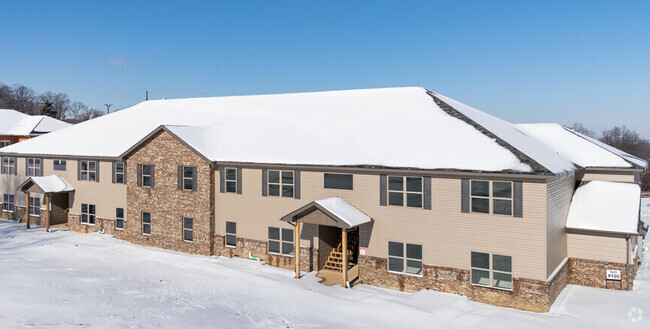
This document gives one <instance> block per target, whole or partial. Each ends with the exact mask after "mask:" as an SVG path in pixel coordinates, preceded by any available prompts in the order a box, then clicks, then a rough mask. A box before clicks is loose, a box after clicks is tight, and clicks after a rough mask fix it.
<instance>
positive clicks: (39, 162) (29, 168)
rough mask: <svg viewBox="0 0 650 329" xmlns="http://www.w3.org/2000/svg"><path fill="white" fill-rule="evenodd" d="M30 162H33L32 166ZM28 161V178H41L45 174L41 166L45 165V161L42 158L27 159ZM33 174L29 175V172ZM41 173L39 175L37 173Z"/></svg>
mask: <svg viewBox="0 0 650 329" xmlns="http://www.w3.org/2000/svg"><path fill="white" fill-rule="evenodd" d="M29 160H32V166H30V165H29ZM25 161H27V172H26V173H25V175H26V176H35V177H40V176H43V173H42V172H40V171H41V166H42V164H43V159H41V158H27V159H25ZM36 162H38V166H37V165H36ZM30 171H31V172H32V175H30V174H29V172H30ZM37 171H39V173H38V175H37V174H36V172H37Z"/></svg>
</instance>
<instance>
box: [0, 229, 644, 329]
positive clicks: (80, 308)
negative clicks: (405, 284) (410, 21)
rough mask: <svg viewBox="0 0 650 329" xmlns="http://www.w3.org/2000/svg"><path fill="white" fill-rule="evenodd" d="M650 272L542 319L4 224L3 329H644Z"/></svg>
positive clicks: (0, 265)
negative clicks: (631, 283) (624, 286)
mask: <svg viewBox="0 0 650 329" xmlns="http://www.w3.org/2000/svg"><path fill="white" fill-rule="evenodd" d="M646 253H648V250H647V248H646ZM648 263H650V262H646V263H645V264H644V265H643V267H642V268H641V269H640V270H639V275H638V277H637V280H636V281H635V289H634V291H632V292H626V291H612V290H602V289H595V288H587V287H580V286H568V287H567V288H566V289H565V290H564V291H563V292H562V294H561V295H560V297H559V298H558V300H557V301H556V302H555V304H554V305H553V307H552V309H551V312H550V313H545V314H538V313H531V312H523V311H518V310H513V309H507V308H500V307H496V306H491V305H485V304H480V303H475V302H471V301H469V300H468V299H467V298H465V297H462V296H457V295H452V294H445V293H439V292H434V291H421V292H418V293H401V292H397V291H392V290H386V289H381V288H377V287H372V286H366V285H359V286H357V287H355V288H353V289H344V288H342V287H338V286H333V287H327V286H324V285H321V284H318V283H317V278H315V276H314V274H313V273H310V274H308V275H307V276H306V277H304V278H303V279H301V280H295V279H293V274H292V271H290V270H285V269H280V268H275V267H271V266H268V265H264V264H263V263H261V262H256V261H251V260H245V259H228V258H223V257H204V256H193V255H187V254H182V253H177V252H172V251H168V250H161V249H156V248H147V247H141V246H137V245H133V244H130V243H128V242H125V241H121V240H118V239H114V238H112V237H111V236H109V235H100V234H96V233H94V234H86V235H84V234H78V233H73V232H68V231H55V232H52V233H46V232H45V231H44V229H43V228H42V227H38V228H35V229H31V230H26V229H25V228H24V225H23V224H17V223H12V222H9V221H5V220H0V327H2V328H25V327H28V328H46V327H47V328H72V327H95V328H118V327H119V328H129V327H130V328H152V327H155V328H179V327H183V328H201V327H211V328H373V329H375V328H499V329H506V328H568V327H571V328H613V327H617V328H648V326H649V324H650V265H649V264H648Z"/></svg>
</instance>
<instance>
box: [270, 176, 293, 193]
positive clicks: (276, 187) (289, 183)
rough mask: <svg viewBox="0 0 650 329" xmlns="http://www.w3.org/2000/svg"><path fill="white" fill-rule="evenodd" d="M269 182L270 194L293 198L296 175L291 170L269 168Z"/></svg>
mask: <svg viewBox="0 0 650 329" xmlns="http://www.w3.org/2000/svg"><path fill="white" fill-rule="evenodd" d="M268 175H269V177H268V184H269V195H270V196H282V197H287V198H293V188H294V177H293V171H291V170H269V171H268Z"/></svg>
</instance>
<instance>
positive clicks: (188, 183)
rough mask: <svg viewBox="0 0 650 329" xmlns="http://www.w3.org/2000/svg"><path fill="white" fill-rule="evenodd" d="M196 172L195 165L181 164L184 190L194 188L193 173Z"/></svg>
mask: <svg viewBox="0 0 650 329" xmlns="http://www.w3.org/2000/svg"><path fill="white" fill-rule="evenodd" d="M195 172H196V167H185V166H183V189H184V190H190V191H192V190H194V186H195V185H194V184H196V182H194V173H195Z"/></svg>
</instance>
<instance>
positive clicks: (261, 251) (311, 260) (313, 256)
mask: <svg viewBox="0 0 650 329" xmlns="http://www.w3.org/2000/svg"><path fill="white" fill-rule="evenodd" d="M267 250H268V246H267V242H266V241H259V240H251V239H244V238H237V243H236V246H235V247H228V246H226V243H225V237H224V236H223V235H215V236H214V254H215V255H217V256H225V257H230V258H233V257H240V258H250V256H253V257H256V258H258V259H259V260H261V261H264V262H265V263H267V264H269V265H271V266H275V267H281V268H286V269H294V268H295V263H294V257H293V256H285V255H278V254H271V253H268V251H267ZM317 268H318V249H313V248H305V247H300V270H301V271H303V272H311V271H315V270H316V269H317Z"/></svg>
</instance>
